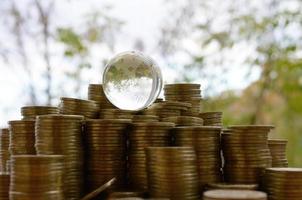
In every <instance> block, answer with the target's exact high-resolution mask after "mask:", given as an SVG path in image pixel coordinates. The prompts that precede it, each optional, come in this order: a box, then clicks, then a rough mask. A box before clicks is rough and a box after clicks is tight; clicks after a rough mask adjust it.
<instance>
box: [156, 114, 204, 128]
mask: <svg viewBox="0 0 302 200" xmlns="http://www.w3.org/2000/svg"><path fill="white" fill-rule="evenodd" d="M162 121H163V122H172V123H175V126H202V125H203V119H201V118H199V117H191V116H176V117H167V118H163V119H162Z"/></svg>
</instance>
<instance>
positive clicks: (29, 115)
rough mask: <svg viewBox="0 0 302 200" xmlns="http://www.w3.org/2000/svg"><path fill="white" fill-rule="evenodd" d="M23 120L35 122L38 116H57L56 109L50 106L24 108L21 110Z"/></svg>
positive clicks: (57, 111) (57, 110)
mask: <svg viewBox="0 0 302 200" xmlns="http://www.w3.org/2000/svg"><path fill="white" fill-rule="evenodd" d="M21 114H22V116H23V119H25V120H35V119H36V116H38V115H49V114H59V108H58V107H52V106H25V107H22V108H21Z"/></svg>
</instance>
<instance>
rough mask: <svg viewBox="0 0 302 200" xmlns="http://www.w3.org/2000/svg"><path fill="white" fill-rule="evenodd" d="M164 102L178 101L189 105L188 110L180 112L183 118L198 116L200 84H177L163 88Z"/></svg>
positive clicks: (200, 98)
mask: <svg viewBox="0 0 302 200" xmlns="http://www.w3.org/2000/svg"><path fill="white" fill-rule="evenodd" d="M164 93H165V100H166V101H180V102H187V103H190V104H191V107H190V108H189V109H188V110H184V111H182V115H184V116H198V114H199V112H200V102H201V100H202V97H201V90H200V84H190V83H177V84H167V85H165V86H164Z"/></svg>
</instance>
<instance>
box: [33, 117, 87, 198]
mask: <svg viewBox="0 0 302 200" xmlns="http://www.w3.org/2000/svg"><path fill="white" fill-rule="evenodd" d="M83 119H84V118H83V117H82V116H76V115H41V116H38V117H37V121H36V149H37V153H38V154H39V155H43V154H47V155H64V166H65V168H64V176H63V182H64V192H65V197H66V199H67V200H73V199H79V198H80V197H82V194H83V170H84V169H83V165H84V161H83V152H84V146H83V143H82V141H83V138H82V124H83Z"/></svg>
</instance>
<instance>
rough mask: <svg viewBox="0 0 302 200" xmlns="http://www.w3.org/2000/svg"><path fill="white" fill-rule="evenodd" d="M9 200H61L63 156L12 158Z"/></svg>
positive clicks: (62, 195) (20, 156)
mask: <svg viewBox="0 0 302 200" xmlns="http://www.w3.org/2000/svg"><path fill="white" fill-rule="evenodd" d="M11 167H12V170H11V182H10V191H9V195H10V200H21V199H22V200H33V199H34V200H50V199H56V200H63V199H64V193H63V182H62V175H63V170H64V166H63V156H59V155H56V156H37V155H18V156H12V166H11Z"/></svg>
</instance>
